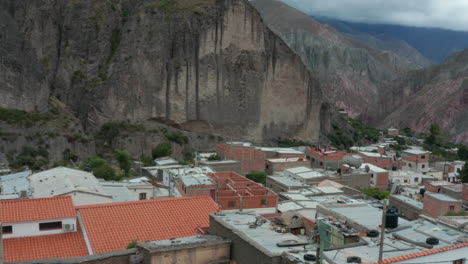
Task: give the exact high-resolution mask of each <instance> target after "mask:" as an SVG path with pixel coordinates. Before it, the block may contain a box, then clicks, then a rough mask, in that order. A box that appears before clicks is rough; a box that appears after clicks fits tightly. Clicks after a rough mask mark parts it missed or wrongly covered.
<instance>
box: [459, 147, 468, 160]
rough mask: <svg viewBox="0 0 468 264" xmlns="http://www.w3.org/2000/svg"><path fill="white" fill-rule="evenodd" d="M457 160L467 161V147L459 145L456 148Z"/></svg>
mask: <svg viewBox="0 0 468 264" xmlns="http://www.w3.org/2000/svg"><path fill="white" fill-rule="evenodd" d="M457 154H458V158H459V159H461V160H466V161H468V146H465V145H460V146H458V153H457Z"/></svg>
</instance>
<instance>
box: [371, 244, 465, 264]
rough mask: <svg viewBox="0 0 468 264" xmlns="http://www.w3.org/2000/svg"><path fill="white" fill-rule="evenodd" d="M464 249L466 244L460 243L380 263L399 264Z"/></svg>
mask: <svg viewBox="0 0 468 264" xmlns="http://www.w3.org/2000/svg"><path fill="white" fill-rule="evenodd" d="M464 247H468V243H461V244H456V245H453V246H446V247H440V248H433V249H428V250H423V251H419V252H415V253H411V254H406V255H401V256H396V257H392V258H387V259H384V260H383V261H382V262H383V263H384V264H389V263H395V262H399V261H404V260H409V259H415V258H420V257H424V256H428V255H434V254H437V253H442V252H446V251H450V250H455V249H458V248H464ZM377 263H378V262H374V263H372V264H377Z"/></svg>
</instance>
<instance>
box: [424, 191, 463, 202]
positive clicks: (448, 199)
mask: <svg viewBox="0 0 468 264" xmlns="http://www.w3.org/2000/svg"><path fill="white" fill-rule="evenodd" d="M426 196H431V197H434V198H436V199H437V200H440V201H444V202H461V201H460V200H457V199H454V198H452V197H450V196H448V195H446V194H443V193H429V192H428V193H426Z"/></svg>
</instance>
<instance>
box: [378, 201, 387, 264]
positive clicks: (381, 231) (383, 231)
mask: <svg viewBox="0 0 468 264" xmlns="http://www.w3.org/2000/svg"><path fill="white" fill-rule="evenodd" d="M386 214H387V200H383V211H382V226H381V228H380V245H379V264H383V261H382V260H383V246H384V239H385V220H386Z"/></svg>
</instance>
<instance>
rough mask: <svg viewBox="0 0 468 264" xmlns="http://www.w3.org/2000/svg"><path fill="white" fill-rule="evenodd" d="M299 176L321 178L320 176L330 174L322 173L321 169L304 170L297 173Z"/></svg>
mask: <svg viewBox="0 0 468 264" xmlns="http://www.w3.org/2000/svg"><path fill="white" fill-rule="evenodd" d="M296 176H297V177H300V178H303V179H313V178H320V177H326V176H328V175H327V174H325V173H322V172H321V171H316V170H312V171H307V172H302V173H296Z"/></svg>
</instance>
